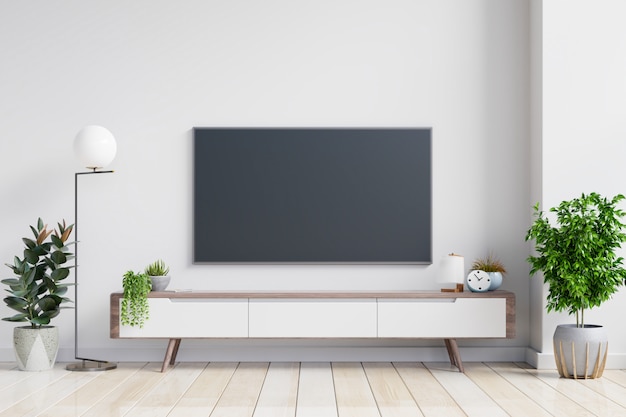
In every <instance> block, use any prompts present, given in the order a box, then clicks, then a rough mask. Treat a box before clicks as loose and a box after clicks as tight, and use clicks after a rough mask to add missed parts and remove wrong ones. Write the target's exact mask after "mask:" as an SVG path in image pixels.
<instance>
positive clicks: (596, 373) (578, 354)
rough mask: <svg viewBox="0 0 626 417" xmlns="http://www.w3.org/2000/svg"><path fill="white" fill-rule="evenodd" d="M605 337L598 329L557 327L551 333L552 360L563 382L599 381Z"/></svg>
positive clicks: (604, 358) (605, 349)
mask: <svg viewBox="0 0 626 417" xmlns="http://www.w3.org/2000/svg"><path fill="white" fill-rule="evenodd" d="M608 340H609V339H608V334H607V332H606V329H605V328H604V327H602V326H598V325H594V324H586V325H585V327H582V328H577V327H576V325H575V324H560V325H558V326H557V327H556V330H555V331H554V337H553V339H552V341H553V344H554V359H555V361H556V367H557V369H558V371H559V375H561V377H564V378H574V379H578V378H585V379H587V378H600V377H601V376H602V372H604V366H605V365H606V358H607V351H608V343H609V342H608Z"/></svg>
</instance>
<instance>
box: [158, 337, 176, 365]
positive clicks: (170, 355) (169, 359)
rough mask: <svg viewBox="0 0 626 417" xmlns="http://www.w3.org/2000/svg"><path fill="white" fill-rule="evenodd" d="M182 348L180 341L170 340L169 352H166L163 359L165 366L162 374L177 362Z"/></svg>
mask: <svg viewBox="0 0 626 417" xmlns="http://www.w3.org/2000/svg"><path fill="white" fill-rule="evenodd" d="M179 346H180V339H170V341H169V343H168V344H167V350H166V351H165V358H164V359H163V366H162V367H161V372H165V371H166V370H167V368H168V366H169V365H173V364H174V362H175V361H176V355H178V347H179Z"/></svg>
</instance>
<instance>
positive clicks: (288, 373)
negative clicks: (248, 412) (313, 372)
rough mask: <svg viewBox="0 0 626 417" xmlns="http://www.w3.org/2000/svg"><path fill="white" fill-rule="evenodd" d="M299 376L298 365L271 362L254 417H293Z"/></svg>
mask: <svg viewBox="0 0 626 417" xmlns="http://www.w3.org/2000/svg"><path fill="white" fill-rule="evenodd" d="M299 375H300V364H299V363H295V362H292V363H280V362H272V363H271V364H270V367H269V369H268V370H267V376H266V377H265V382H264V383H263V388H262V389H261V394H260V396H259V400H258V402H257V405H256V409H255V410H254V417H293V416H294V415H295V414H296V401H297V398H298V379H299Z"/></svg>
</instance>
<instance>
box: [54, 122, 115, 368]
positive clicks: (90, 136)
mask: <svg viewBox="0 0 626 417" xmlns="http://www.w3.org/2000/svg"><path fill="white" fill-rule="evenodd" d="M116 151H117V144H116V143H115V138H114V137H113V135H112V134H111V132H109V131H108V130H107V129H105V128H104V127H102V126H85V127H84V128H82V129H81V130H80V132H78V134H77V135H76V139H74V152H75V153H76V156H77V158H78V159H79V160H80V161H81V163H82V164H83V166H85V167H87V168H88V169H90V170H91V171H86V172H77V173H75V174H74V239H75V240H76V244H75V245H76V246H75V248H74V283H75V285H74V358H75V359H76V360H78V361H80V362H75V363H71V364H69V365H67V367H66V369H67V370H68V371H108V370H111V369H115V368H117V364H116V363H112V362H108V361H103V360H98V359H87V358H83V357H80V356H79V354H78V177H79V176H82V175H93V174H110V173H112V172H113V171H100V169H102V168H103V167H105V166H107V165H109V164H110V163H111V161H113V158H115V153H116Z"/></svg>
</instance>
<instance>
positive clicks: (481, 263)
mask: <svg viewBox="0 0 626 417" xmlns="http://www.w3.org/2000/svg"><path fill="white" fill-rule="evenodd" d="M471 269H472V270H476V269H480V270H482V271H485V272H487V273H488V274H489V277H490V278H491V284H489V291H493V290H497V289H498V288H500V285H502V277H503V276H504V274H506V268H505V267H504V264H503V263H502V262H501V261H500V260H499V259H498V258H496V257H495V256H494V255H493V254H491V253H490V254H489V255H487V257H486V258H478V259H476V260H475V261H474V263H473V264H472V268H471Z"/></svg>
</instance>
